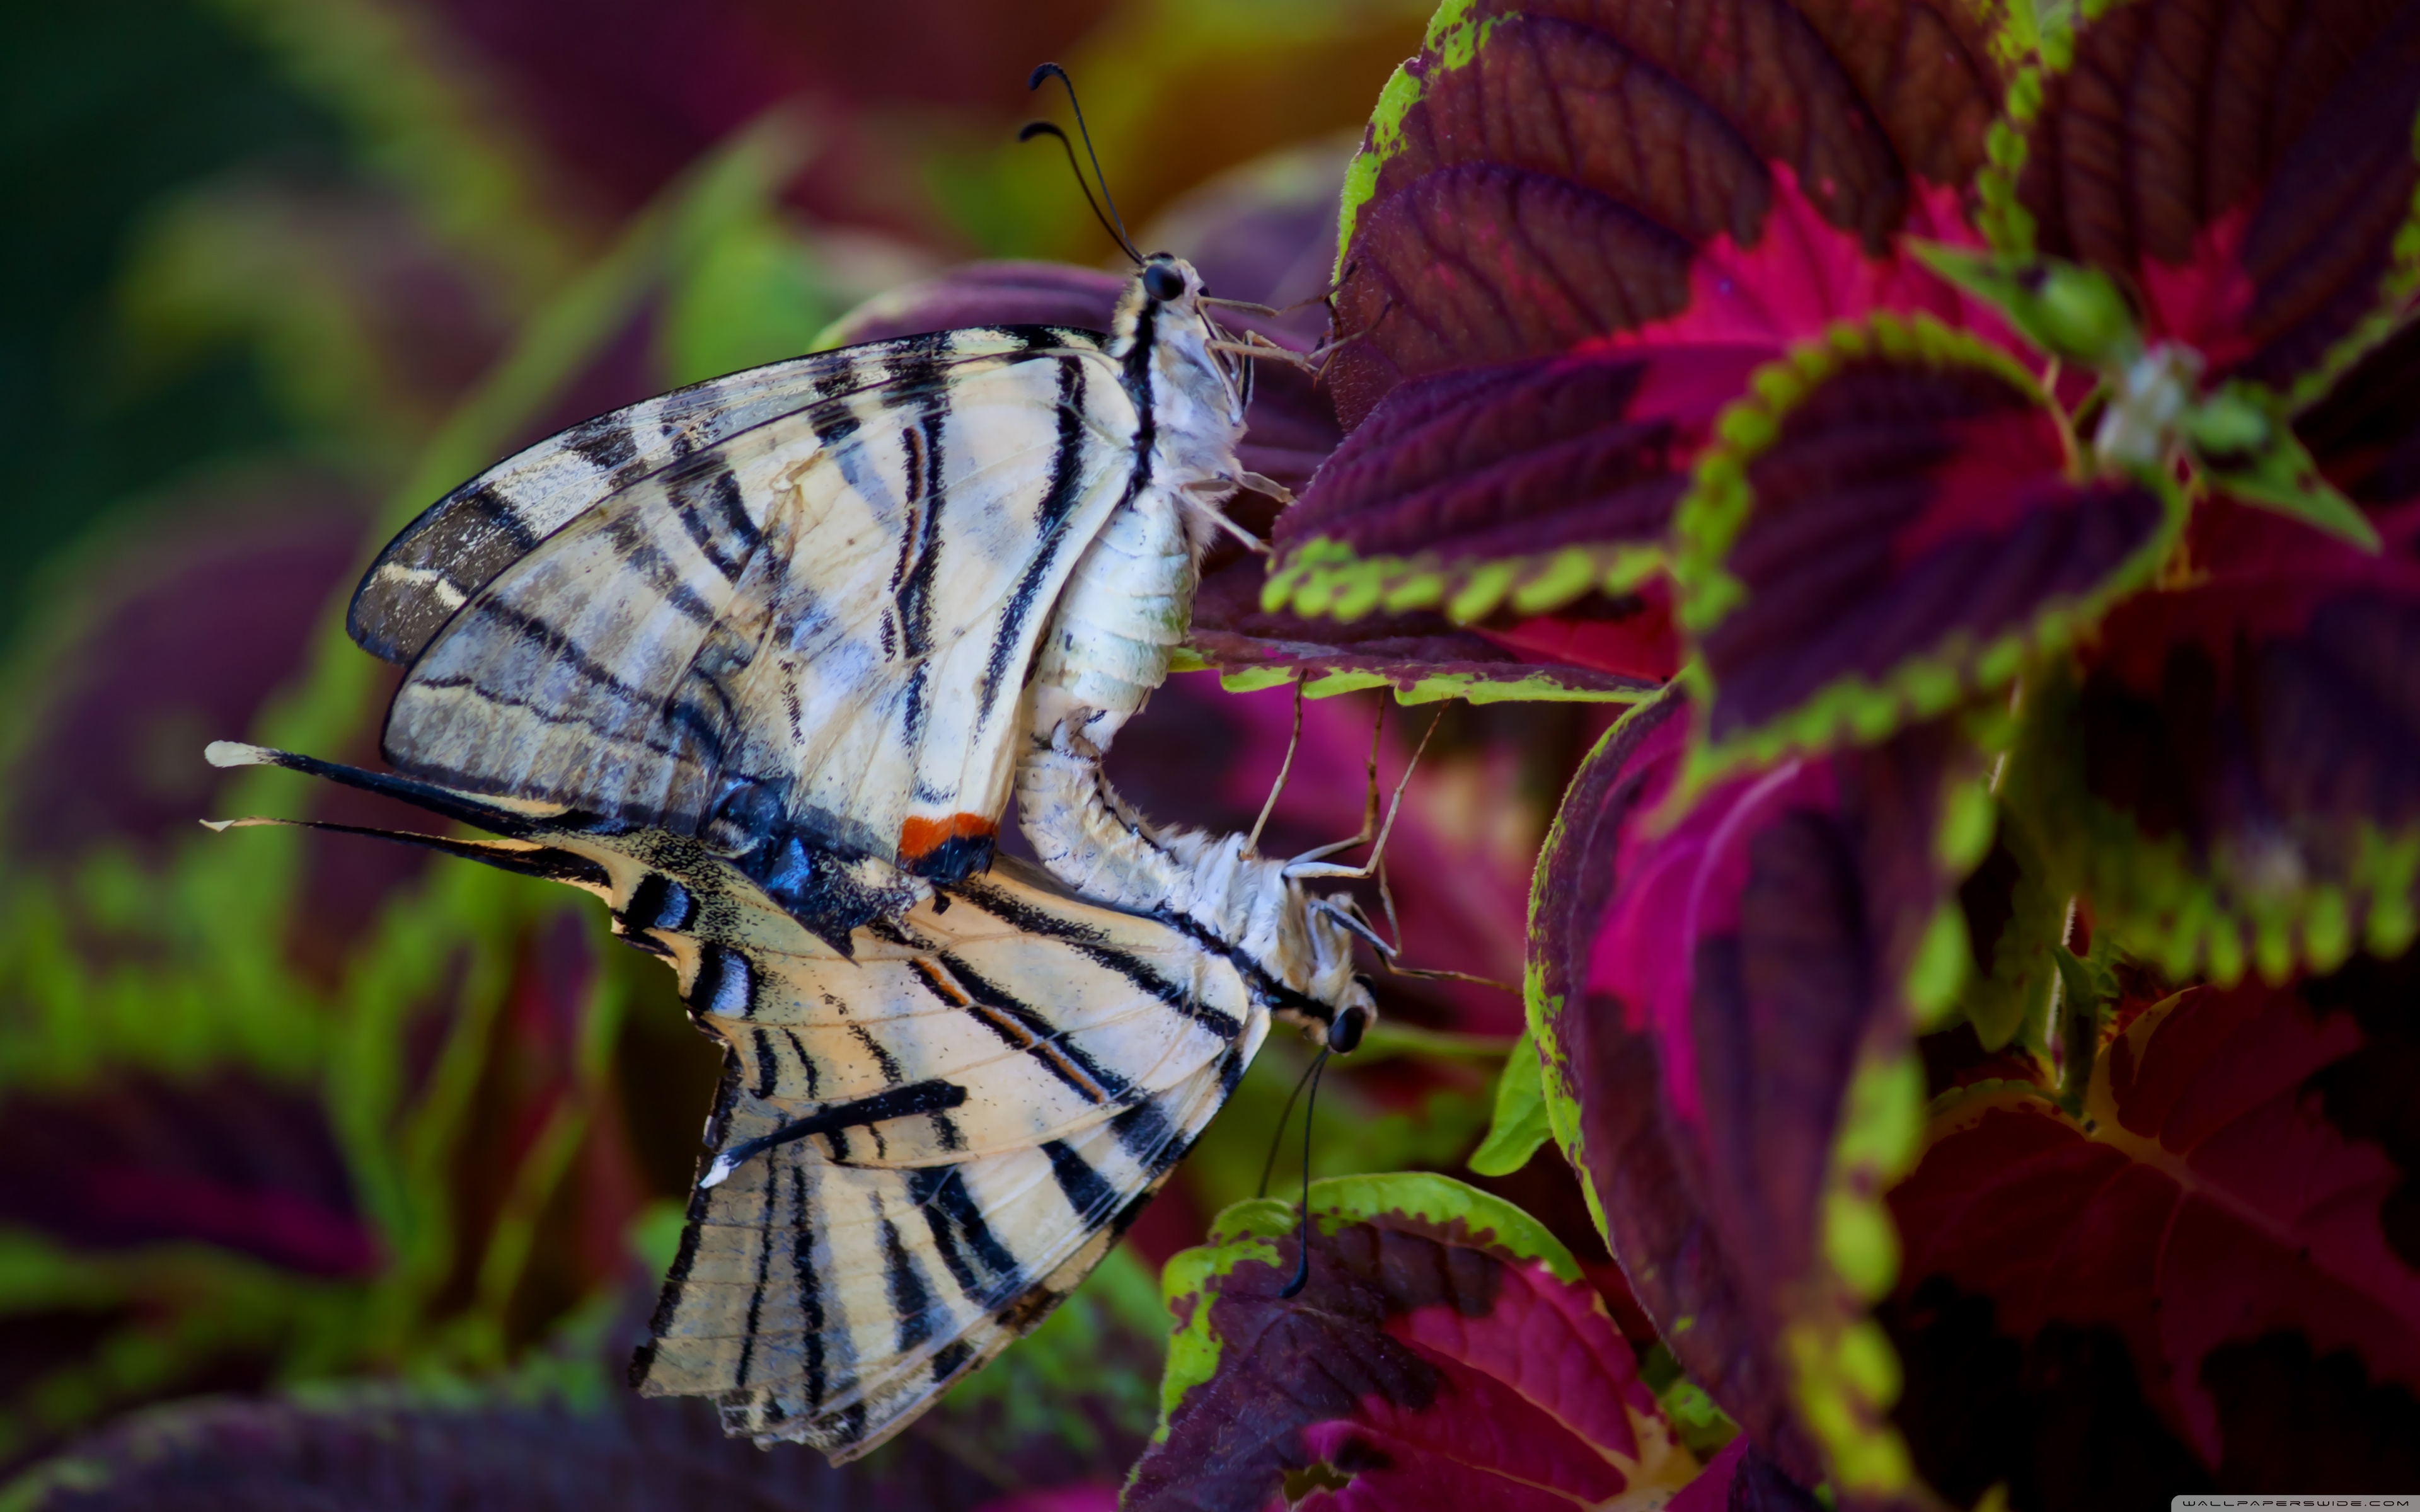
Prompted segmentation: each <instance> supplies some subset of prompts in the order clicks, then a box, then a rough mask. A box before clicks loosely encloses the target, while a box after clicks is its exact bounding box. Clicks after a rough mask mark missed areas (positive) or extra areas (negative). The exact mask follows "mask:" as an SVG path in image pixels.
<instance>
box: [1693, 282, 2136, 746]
mask: <svg viewBox="0 0 2420 1512" xmlns="http://www.w3.org/2000/svg"><path fill="white" fill-rule="evenodd" d="M1724 427H1725V430H1724V434H1725V437H1726V444H1725V446H1724V448H1723V449H1722V450H1721V451H1719V452H1717V453H1716V454H1714V455H1711V456H1709V457H1708V458H1707V460H1706V461H1705V462H1704V463H1703V464H1702V465H1701V466H1700V468H1699V486H1698V488H1697V490H1696V492H1695V493H1693V494H1692V495H1691V497H1690V499H1689V501H1688V502H1687V503H1686V504H1684V505H1683V508H1682V511H1681V516H1680V519H1679V522H1678V527H1677V528H1678V532H1679V535H1680V542H1681V544H1680V548H1679V549H1680V553H1681V562H1680V563H1679V565H1678V567H1677V569H1676V572H1677V575H1678V577H1679V579H1680V581H1681V585H1682V597H1681V601H1680V612H1681V620H1682V624H1683V626H1684V627H1686V628H1687V629H1689V630H1690V631H1692V632H1693V633H1694V637H1695V640H1696V644H1697V648H1698V650H1699V654H1700V656H1701V657H1702V663H1701V665H1702V670H1703V679H1704V686H1705V688H1706V713H1705V719H1706V729H1707V733H1708V735H1709V736H1710V738H1711V741H1712V747H1713V748H1712V752H1711V754H1712V757H1713V759H1714V761H1715V762H1717V763H1718V764H1719V763H1721V762H1723V761H1726V760H1730V759H1734V758H1742V757H1745V758H1748V759H1757V760H1769V759H1771V758H1773V757H1775V756H1776V755H1778V754H1779V753H1780V752H1782V751H1784V750H1787V749H1791V748H1823V747H1824V746H1826V745H1829V744H1831V743H1832V742H1834V741H1836V740H1838V739H1840V738H1842V737H1844V736H1850V737H1854V738H1859V739H1868V740H1870V739H1873V738H1875V737H1876V736H1878V735H1880V734H1883V733H1887V732H1888V731H1889V730H1891V729H1893V728H1896V727H1897V726H1898V725H1900V723H1902V722H1904V721H1906V720H1909V719H1912V718H1913V719H1921V718H1927V717H1932V716H1934V715H1938V714H1940V713H1942V712H1944V711H1945V710H1947V709H1948V708H1949V707H1950V706H1951V705H1953V704H1954V703H1955V702H1958V701H1960V700H1962V699H1963V698H1966V697H1968V696H1970V695H1972V694H1973V693H1975V692H1977V691H1978V690H1982V691H1988V690H1990V689H1993V688H1996V687H2002V686H2005V685H2006V684H2007V683H2008V682H2009V679H2010V678H2012V677H2013V676H2015V674H2016V672H2017V671H2018V669H2019V667H2020V665H2021V664H2022V663H2023V661H2024V657H2025V656H2026V655H2027V654H2028V653H2029V652H2030V651H2032V650H2033V649H2035V648H2039V647H2042V646H2048V645H2057V644H2061V643H2064V642H2066V641H2068V640H2071V639H2073V638H2074V637H2075V636H2076V635H2077V634H2079V633H2080V632H2082V631H2085V630H2086V629H2088V628H2089V627H2090V626H2091V625H2092V624H2093V623H2094V621H2095V620H2097V619H2098V617H2099V616H2100V614H2101V613H2102V610H2103V609H2105V608H2106V607H2107V606H2108V604H2109V603H2110V602H2111V601H2112V600H2113V599H2115V598H2116V597H2118V595H2119V594H2122V593H2124V592H2126V591H2127V590H2130V589H2131V588H2133V586H2134V585H2135V584H2136V583H2139V582H2140V581H2142V580H2143V579H2146V578H2148V577H2149V575H2150V572H2151V570H2152V568H2153V567H2154V566H2155V565H2156V564H2157V563H2158V562H2159V560H2160V558H2161V556H2162V555H2163V554H2164V551H2165V550H2166V549H2167V547H2168V545H2169V543H2170V541H2171V540H2172V538H2173V530H2172V526H2173V524H2174V522H2175V521H2176V520H2177V519H2178V518H2179V517H2180V509H2179V506H2178V503H2177V501H2175V500H2174V499H2173V497H2172V496H2171V495H2170V494H2169V493H2168V492H2167V491H2166V490H2164V489H2163V488H2161V487H2159V486H2153V485H2151V484H2148V483H2137V482H2134V481H2132V480H2130V479H2127V478H2124V477H2118V478H2104V479H2102V480H2099V481H2095V482H2090V483H2077V482H2074V481H2072V480H2071V476H2070V471H2071V470H2070V466H2069V462H2068V455H2067V445H2066V442H2065V441H2064V440H2063V439H2062V434H2061V430H2060V425H2059V421H2058V417H2057V415H2056V413H2055V411H2054V410H2053V409H2050V408H2049V407H2048V405H2046V404H2045V403H2044V401H2043V397H2042V395H2041V393H2040V391H2039V390H2038V389H2037V388H2036V387H2035V385H2034V383H2033V381H2032V379H2031V378H2028V377H2027V376H2026V375H2025V374H2024V371H2023V370H2022V369H2020V368H2018V367H2017V366H2016V365H2015V364H2014V363H2012V362H2010V361H2009V359H2008V358H2006V357H2005V356H2003V355H2001V354H2000V353H1998V352H1997V351H1995V350H1993V348H1990V347H1985V346H1983V345H1982V344H1981V343H1979V342H1977V341H1975V340H1973V339H1971V338H1969V337H1966V336H1963V335H1961V334H1959V333H1956V332H1949V331H1947V330H1945V329H1944V328H1942V327H1940V326H1937V325H1933V324H1932V323H1931V322H1929V321H1925V320H1917V321H1916V322H1915V323H1913V324H1902V323H1900V321H1898V320H1897V319H1895V318H1893V317H1890V316H1880V315H1878V316H1874V317H1873V319H1872V320H1871V321H1870V322H1869V323H1868V324H1867V325H1865V326H1862V327H1840V328H1838V329H1836V330H1835V331H1834V332H1832V333H1831V334H1830V335H1829V336H1828V337H1827V338H1825V339H1824V340H1823V341H1822V342H1820V343H1815V344H1810V345H1809V346H1807V347H1801V348H1800V349H1798V350H1797V351H1796V352H1794V353H1793V354H1792V357H1791V358H1790V360H1789V362H1788V363H1782V364H1776V365H1774V366H1772V367H1769V368H1767V369H1765V370H1764V372H1763V373H1762V374H1761V375H1760V377H1759V379H1758V397H1757V398H1755V399H1751V400H1743V401H1742V402H1741V404H1740V405H1739V407H1738V408H1737V409H1734V410H1733V411H1732V412H1731V413H1730V415H1728V416H1726V418H1725V421H1724Z"/></svg>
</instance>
